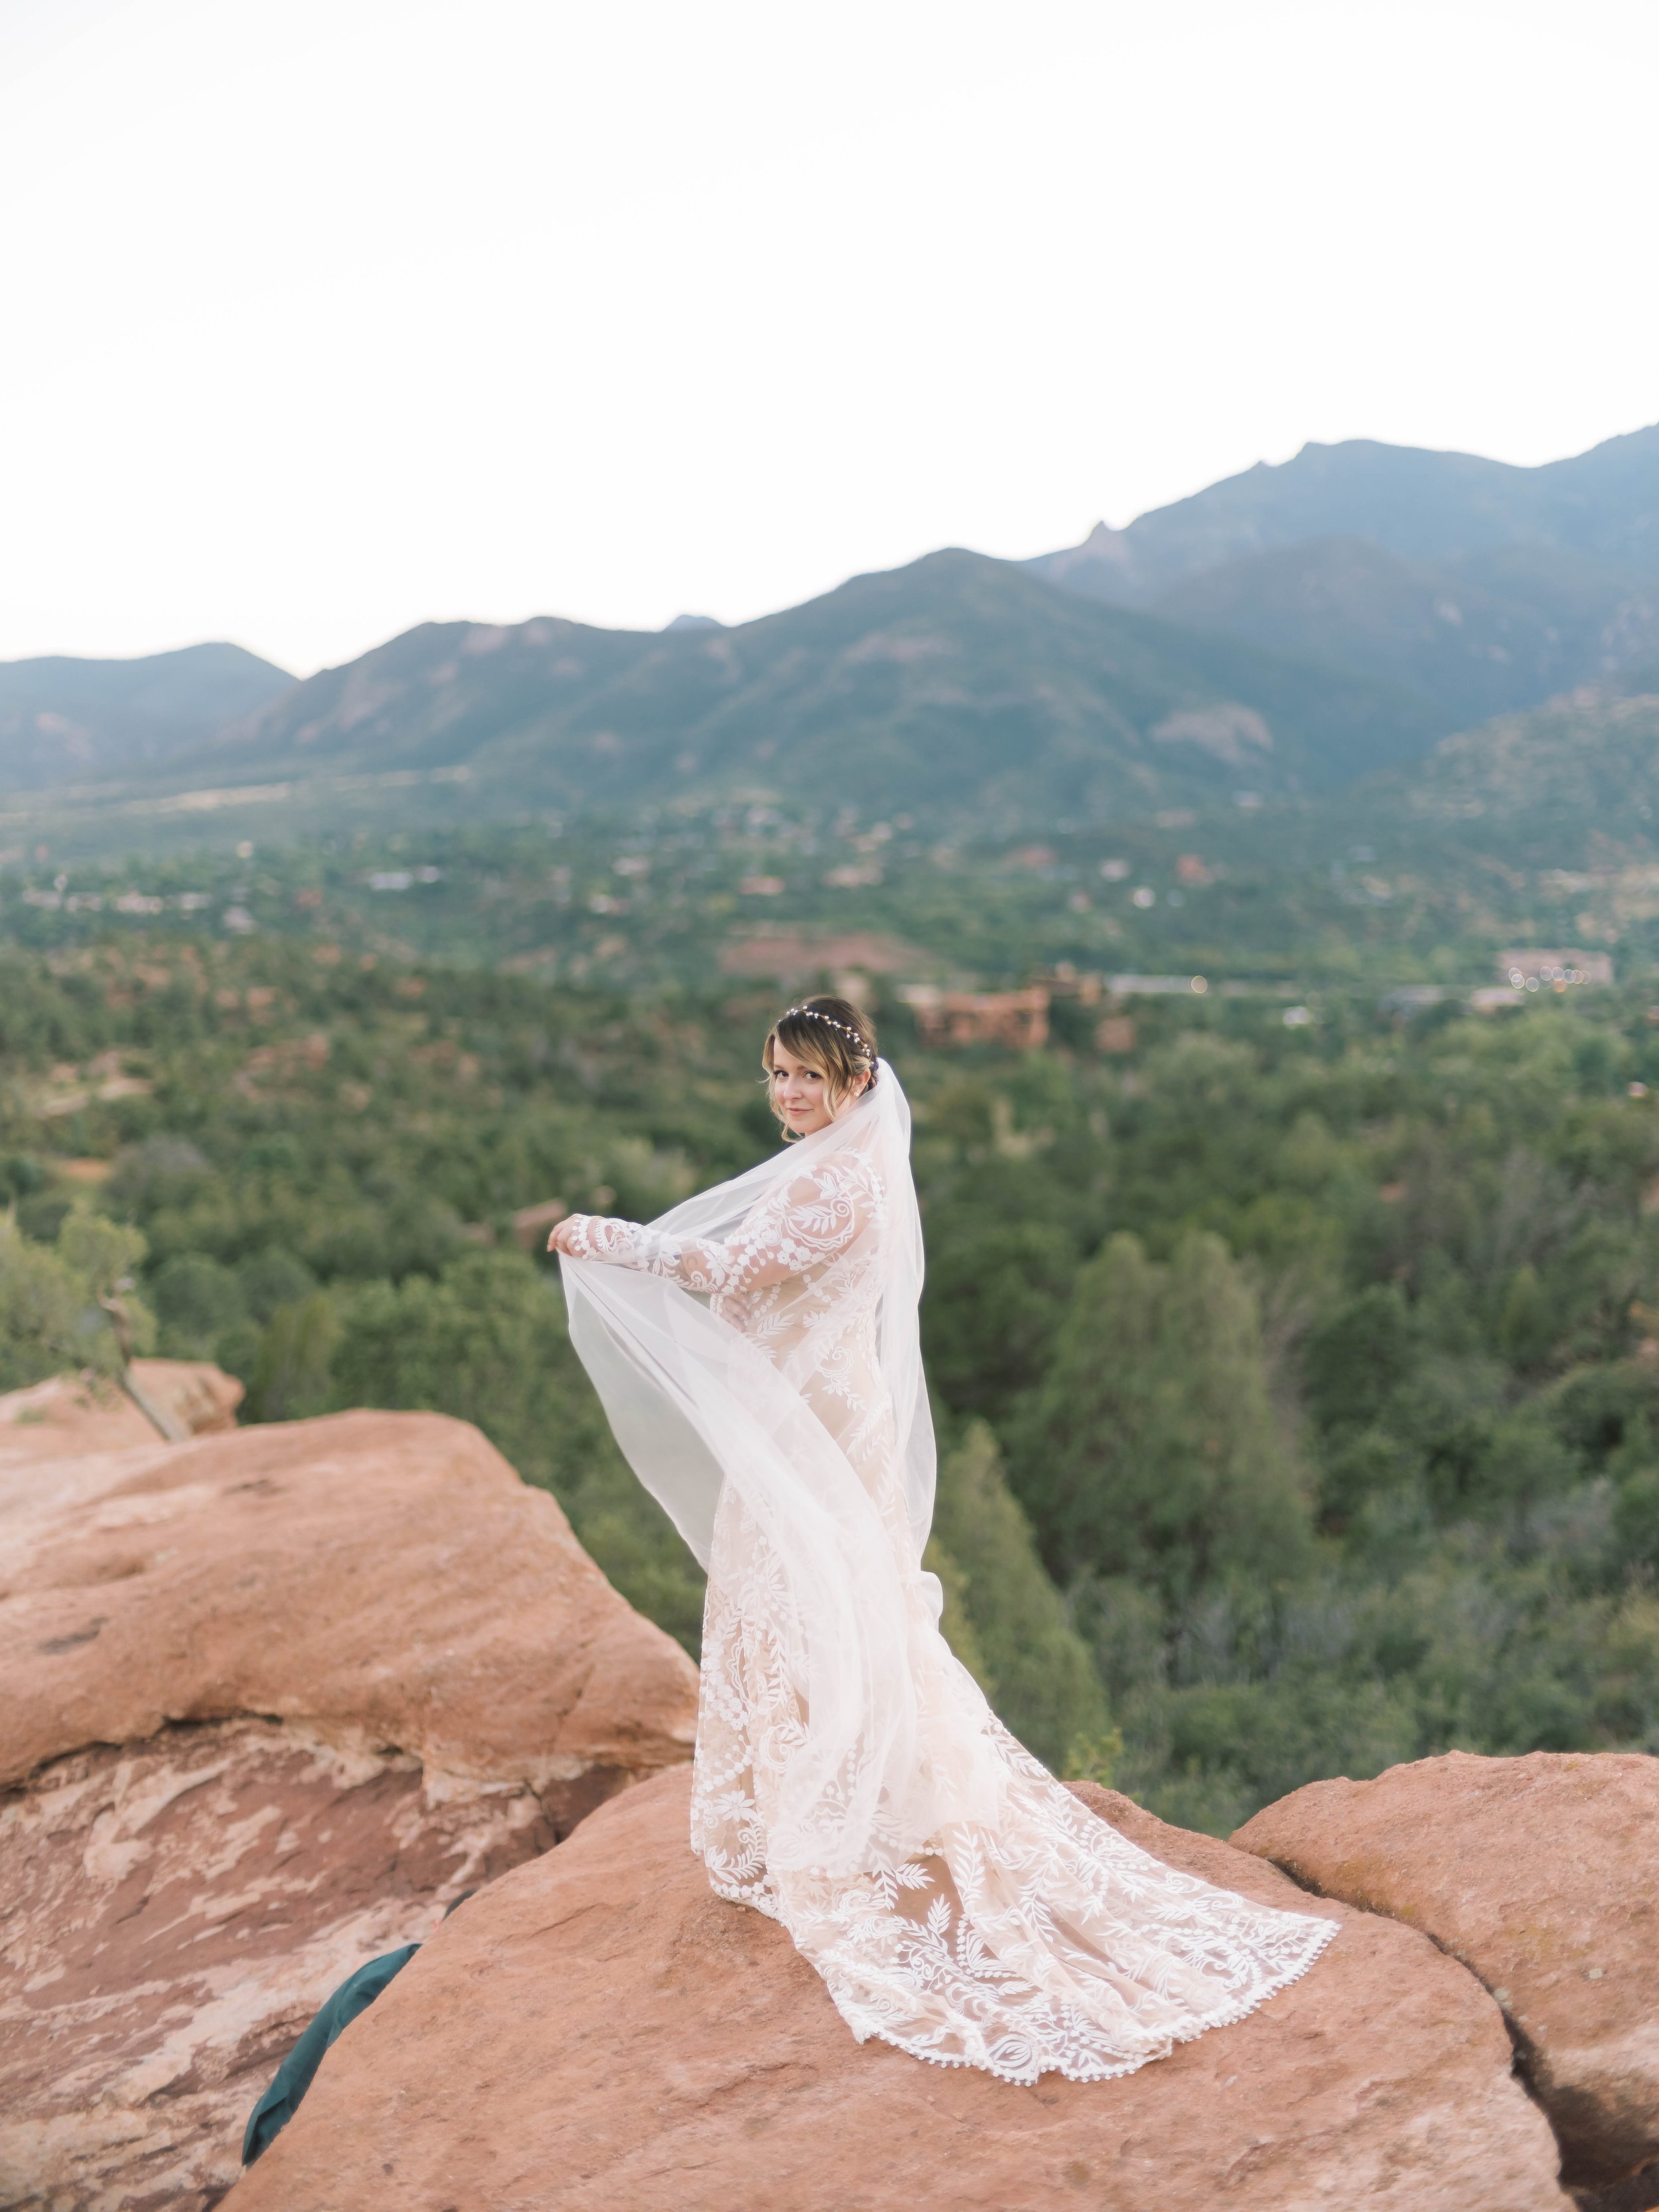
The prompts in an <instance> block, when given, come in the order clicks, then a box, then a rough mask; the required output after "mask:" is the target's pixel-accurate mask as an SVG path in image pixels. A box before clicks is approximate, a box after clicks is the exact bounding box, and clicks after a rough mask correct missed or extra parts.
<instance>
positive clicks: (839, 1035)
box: [761, 992, 876, 1135]
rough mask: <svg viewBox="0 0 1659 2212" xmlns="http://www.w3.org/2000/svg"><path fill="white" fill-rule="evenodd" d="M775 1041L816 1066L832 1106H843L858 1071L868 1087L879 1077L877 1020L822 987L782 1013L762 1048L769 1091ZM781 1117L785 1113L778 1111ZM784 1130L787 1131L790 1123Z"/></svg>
mask: <svg viewBox="0 0 1659 2212" xmlns="http://www.w3.org/2000/svg"><path fill="white" fill-rule="evenodd" d="M775 1044H781V1046H782V1047H783V1048H784V1050H785V1051H786V1052H788V1053H793V1055H794V1056H795V1058H796V1059H797V1060H805V1062H806V1064H807V1066H809V1067H816V1068H817V1071H818V1073H820V1074H821V1075H822V1076H823V1080H824V1084H825V1086H826V1088H827V1089H828V1091H829V1103H830V1105H831V1107H832V1108H833V1107H836V1106H839V1105H840V1103H841V1102H842V1099H843V1098H844V1097H846V1096H847V1094H848V1091H854V1090H856V1089H858V1087H859V1079H860V1076H866V1075H867V1076H868V1077H869V1079H870V1081H869V1084H866V1085H865V1088H866V1090H867V1089H869V1088H870V1087H871V1085H873V1084H874V1082H875V1079H876V1025H875V1024H874V1023H873V1022H872V1020H871V1018H870V1017H869V1015H868V1014H866V1013H864V1012H861V1011H860V1009H859V1008H858V1007H857V1006H854V1004H853V1002H852V1000H850V999H836V998H832V997H831V996H830V995H829V994H828V993H827V992H819V993H818V994H816V995H815V996H814V997H812V998H810V999H798V1000H796V1002H795V1004H794V1005H793V1006H789V1007H787V1008H786V1009H785V1011H784V1012H782V1013H781V1014H780V1015H779V1016H778V1018H777V1019H776V1021H775V1022H774V1023H773V1024H772V1026H771V1028H770V1030H769V1031H768V1032H767V1037H766V1042H765V1044H764V1045H763V1047H762V1048H761V1066H763V1068H764V1069H765V1070H766V1074H767V1084H768V1089H770V1085H771V1076H772V1064H773V1063H772V1048H773V1046H774V1045H775ZM778 1119H779V1121H783V1116H782V1115H781V1114H780V1115H778ZM784 1133H785V1134H786V1135H787V1133H788V1124H787V1122H786V1123H784Z"/></svg>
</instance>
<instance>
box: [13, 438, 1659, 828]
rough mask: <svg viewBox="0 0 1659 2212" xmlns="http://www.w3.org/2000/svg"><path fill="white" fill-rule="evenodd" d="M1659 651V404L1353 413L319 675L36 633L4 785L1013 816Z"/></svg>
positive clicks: (1448, 709)
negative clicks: (1547, 459) (102, 657)
mask: <svg viewBox="0 0 1659 2212" xmlns="http://www.w3.org/2000/svg"><path fill="white" fill-rule="evenodd" d="M1650 670H1655V671H1659V427H1655V428H1650V429H1647V430H1643V431H1638V432H1636V433H1633V434H1632V435H1630V436H1628V437H1624V438H1617V439H1613V440H1609V441H1607V443H1606V444H1604V445H1601V446H1598V447H1595V448H1594V449H1593V450H1592V451H1591V452H1589V453H1585V454H1582V455H1580V456H1578V457H1577V458H1576V459H1572V460H1567V461H1559V462H1553V463H1551V464H1549V465H1546V466H1544V467H1541V468H1534V469H1527V468H1516V467H1511V466H1510V465H1507V464H1504V463H1501V462H1496V461H1489V460H1485V459H1480V458H1479V457H1476V456H1473V455H1468V454H1458V453H1425V452H1419V451H1416V450H1414V449H1411V448H1405V447H1389V446H1383V445H1378V444H1375V443H1372V442H1370V441H1351V442H1350V443H1347V444H1344V445H1338V446H1328V447H1320V446H1310V447H1304V449H1303V451H1302V452H1301V453H1298V454H1297V456H1296V458H1295V459H1293V460H1291V461H1288V462H1286V463H1285V464H1283V465H1281V466H1279V467H1269V466H1267V465H1260V466H1258V467H1256V468H1254V469H1250V470H1248V471H1245V472H1244V473H1243V474H1242V475H1240V476H1237V477H1231V478H1228V479H1227V480H1225V482H1223V483H1218V484H1214V485H1212V486H1211V487H1210V488H1209V489H1207V490H1206V491H1203V492H1200V493H1199V494H1197V495H1194V497H1193V498H1191V499H1188V500H1182V501H1177V502H1176V504H1174V505H1173V506H1170V507H1163V508H1159V509H1158V510H1155V511H1154V512H1153V513H1149V514H1146V515H1143V516H1141V517H1140V518H1139V520H1137V521H1135V522H1133V523H1132V524H1131V525H1130V526H1128V527H1127V529H1126V530H1123V531H1118V532H1113V531H1109V530H1107V529H1106V528H1105V527H1104V526H1101V527H1100V528H1097V530H1096V531H1095V532H1092V533H1091V536H1090V538H1088V539H1087V540H1085V543H1084V544H1082V545H1081V546H1078V547H1074V548H1072V549H1071V550H1067V551H1063V552H1060V553H1055V554H1050V555H1047V556H1042V557H1041V558H1040V559H1037V560H1036V561H1031V562H1023V563H1020V562H1000V561H994V560H990V559H987V558H986V557H984V556H981V555H977V554H974V553H969V552H964V551H960V550H949V551H945V552H940V553H935V554H930V555H928V556H926V557H925V558H923V559H922V560H920V561H917V562H912V563H910V564H909V565H908V567H905V568H898V569H894V570H891V571H888V572H885V573H884V574H872V575H866V576H858V577H854V578H853V579H852V580H850V581H849V582H848V583H846V584H843V585H842V586H840V587H839V588H837V589H836V590H835V591H831V592H826V593H824V594H823V596H822V597H820V598H818V599H812V600H810V601H808V602H807V603H806V604H805V605H802V606H798V607H793V608H789V609H786V610H785V611H782V612H781V613H778V614H774V615H769V616H767V617H763V618H762V619H760V620H758V621H756V622H751V623H742V624H739V625H736V626H734V627H732V628H725V627H722V626H720V625H719V624H717V623H710V622H708V621H707V620H706V619H704V618H701V617H681V618H679V619H678V620H677V621H676V622H675V623H671V625H670V626H669V628H668V629H666V630H665V631H631V630H607V629H598V628H595V627H592V626H589V625H586V624H582V623H574V622H570V621H567V620H564V619H562V618H559V617H540V618H538V619H536V620H534V621H532V622H528V623H519V624H516V625H513V626H511V627H502V626H500V625H492V624H487V623H423V624H422V625H420V626H419V627H417V628H416V629H412V630H410V631H408V632H406V633H405V634H404V635H402V636H400V637H398V638H394V639H392V641H390V642H388V643H387V644H386V645H383V646H380V647H376V648H374V650H373V651H371V652H369V653H365V654H363V655H362V657H361V658H359V659H356V660H354V661H352V662H350V663H349V664H347V665H344V666H343V667H339V668H335V669H329V670H325V671H321V672H320V673H319V674H318V675H316V676H313V677H312V678H308V679H307V680H306V681H305V682H302V683H295V682H294V681H293V680H292V679H291V678H288V677H286V676H285V675H284V674H283V671H281V670H279V669H276V668H274V667H273V666H271V665H270V663H268V662H264V661H261V660H259V659H257V658H256V657H255V656H253V655H252V654H249V653H242V652H240V649H239V648H237V647H233V646H223V645H214V646H199V647H192V648H190V649H189V650H188V651H186V652H184V653H167V654H161V655H157V656H155V657H154V658H153V659H149V660H139V661H126V662H94V661H74V660H66V659H60V660H35V661H22V662H14V663H12V664H10V665H9V666H0V789H5V788H9V789H11V790H12V791H13V792H20V791H27V790H33V791H41V790H45V789H47V788H49V787H53V786H64V785H70V784H80V785H85V784H87V783H88V782H92V781H124V782H125V784H126V785H127V786H128V787H129V788H130V789H142V790H165V789H169V788H171V789H173V790H179V789H181V788H182V787H184V786H185V785H187V784H189V783H191V782H195V783H198V784H199V783H207V784H215V785H218V784H231V783H234V782H238V781H255V780H261V779H263V780H264V781H268V782H269V781H274V780H278V779H287V778H294V777H299V778H309V779H312V780H313V781H314V780H315V779H316V778H317V777H318V776H319V775H320V776H323V777H325V778H326V777H328V776H335V777H338V776H347V777H361V776H363V775H368V776H370V777H383V776H390V777H392V778H393V779H394V780H395V779H397V778H399V777H405V778H408V777H421V778H422V779H426V778H429V777H430V776H431V775H433V774H434V773H437V774H438V775H441V776H442V775H447V774H449V773H450V772H452V771H453V773H454V774H456V775H461V774H462V773H463V772H464V773H465V778H466V780H467V781H468V782H469V784H470V786H471V789H470V793H469V796H468V799H467V805H468V807H469V809H470V810H473V811H478V810H482V811H489V812H499V811H511V810H518V809H522V808H523V807H524V806H526V805H553V806H556V807H559V808H562V809H566V810H571V811H580V810H582V809H584V808H587V807H602V808H608V809H616V808H627V807H629V806H631V805H635V803H637V802H638V801H640V800H641V799H644V798H649V799H653V800H656V801H659V802H660V801H663V800H669V801H671V800H673V799H678V798H683V797H684V798H687V799H706V798H708V797H710V796H714V795H719V794H721V793H736V792H744V793H765V794H767V795H769V796H771V797H776V798H781V799H787V800H790V801H793V802H797V803H801V804H807V805H812V806H815V807H825V806H828V807H831V808H837V807H843V806H844V807H850V808H851V809H852V810H854V811H856V812H858V813H860V814H861V815H863V816H865V817H866V818H867V817H868V816H869V815H870V814H872V813H876V812H881V813H890V812H893V811H897V810H904V811H909V812H911V813H913V814H915V815H916V816H918V817H923V816H926V817H930V818H936V819H939V820H941V821H945V820H949V821H950V822H951V823H953V824H956V825H958V826H961V825H967V826H969V827H978V828H981V829H985V830H987V831H991V830H994V829H1010V828H1016V827H1020V826H1024V825H1030V826H1032V827H1039V826H1042V825H1043V824H1045V823H1065V822H1068V821H1069V822H1076V821H1098V820H1105V819H1111V818H1119V817H1122V816H1124V815H1125V814H1132V813H1135V812H1146V811H1155V810H1157V809H1158V808H1160V807H1164V806H1167V805H1171V804H1175V805H1181V804H1186V803H1188V802H1190V801H1192V800H1194V799H1200V798H1202V797H1203V796H1204V795H1205V794H1206V793H1207V794H1216V795H1221V794H1225V793H1228V792H1230V791H1237V790H1241V789H1242V790H1245V791H1249V792H1255V793H1263V794H1270V793H1303V794H1316V793H1322V792H1334V791H1337V790H1340V789H1342V788H1344V787H1349V786H1351V785H1352V784H1354V783H1356V782H1358V781H1361V780H1362V779H1364V778H1365V777H1367V776H1370V775H1376V773H1378V772H1379V771H1386V770H1389V769H1397V768H1399V767H1401V765H1402V764H1405V763H1411V762H1413V761H1417V760H1420V759H1421V758H1422V757H1423V756H1424V755H1425V754H1426V753H1427V752H1428V751H1429V750H1430V749H1431V747H1432V746H1433V745H1434V744H1436V743H1437V740H1439V739H1441V738H1444V737H1445V736H1447V735H1448V734H1449V733H1450V732H1456V731H1459V730H1463V729H1467V728H1468V727H1470V726H1472V725H1475V724H1478V723H1480V722H1483V721H1485V720H1487V719H1488V718H1490V717H1492V716H1494V715H1503V714H1515V713H1516V712H1518V711H1522V710H1525V709H1528V708H1533V707H1535V706H1537V705H1538V704H1539V703H1540V702H1543V701H1546V700H1548V699H1552V698H1555V697H1559V696H1563V695H1566V694H1570V693H1571V692H1573V691H1574V690H1577V689H1579V688H1580V687H1583V686H1584V685H1586V684H1592V685H1596V686H1600V687H1601V689H1602V690H1611V691H1614V692H1626V693H1628V692H1632V691H1642V690H1659V675H1656V676H1655V677H1654V678H1652V680H1651V681H1649V680H1647V679H1646V678H1644V671H1650Z"/></svg>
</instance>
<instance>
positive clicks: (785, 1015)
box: [778, 1006, 870, 1052]
mask: <svg viewBox="0 0 1659 2212" xmlns="http://www.w3.org/2000/svg"><path fill="white" fill-rule="evenodd" d="M778 1019H779V1020H780V1021H781V1022H791V1021H804V1022H822V1023H823V1025H824V1027H825V1028H826V1029H831V1030H840V1031H841V1033H842V1036H847V1037H851V1038H852V1040H853V1042H854V1044H855V1045H856V1046H857V1047H858V1048H859V1050H860V1052H868V1050H869V1049H870V1048H869V1046H868V1045H867V1044H866V1042H865V1041H864V1039H863V1038H862V1037H861V1036H860V1035H859V1033H858V1031H857V1030H855V1029H849V1028H848V1025H847V1024H846V1023H845V1022H838V1021H837V1020H836V1018H835V1017H834V1015H833V1014H821V1013H820V1012H818V1010H817V1007H816V1006H786V1007H785V1008H784V1010H783V1012H781V1014H780V1015H779V1016H778Z"/></svg>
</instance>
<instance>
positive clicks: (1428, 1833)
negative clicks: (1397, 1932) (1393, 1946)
mask: <svg viewBox="0 0 1659 2212" xmlns="http://www.w3.org/2000/svg"><path fill="white" fill-rule="evenodd" d="M1233 1841H1234V1842H1235V1843H1236V1844H1241V1845H1242V1846H1243V1848H1244V1849H1245V1850H1251V1851H1255V1852H1258V1853H1259V1854H1260V1855H1261V1857H1263V1858H1267V1859H1271V1860H1273V1862H1274V1863H1275V1864H1276V1865H1279V1866H1281V1867H1284V1868H1285V1869H1286V1870H1287V1871H1288V1872H1289V1873H1291V1874H1292V1875H1295V1877H1296V1879H1297V1881H1300V1882H1303V1883H1304V1884H1306V1885H1307V1886H1308V1887H1310V1888H1313V1889H1316V1890H1317V1891H1318V1892H1319V1893H1320V1894H1321V1895H1322V1896H1326V1897H1339V1898H1341V1899H1345V1900H1346V1902H1348V1903H1349V1904H1352V1905H1362V1906H1364V1909H1365V1910H1366V1911H1370V1912H1383V1913H1388V1914H1389V1915H1390V1916H1391V1917H1394V1918H1395V1919H1396V1920H1402V1921H1406V1922H1408V1923H1410V1925H1411V1926H1413V1928H1420V1929H1423V1930H1424V1931H1425V1933H1426V1934H1427V1935H1430V1936H1432V1937H1433V1938H1434V1940H1435V1941H1436V1942H1437V1943H1439V1944H1442V1945H1443V1947H1444V1948H1446V1949H1447V1950H1448V1951H1449V1952H1450V1953H1451V1954H1452V1956H1453V1957H1454V1958H1456V1959H1461V1960H1462V1961H1463V1963H1464V1964H1465V1965H1466V1966H1468V1967H1470V1968H1471V1969H1472V1970H1473V1971H1474V1972H1475V1973H1476V1974H1478V1975H1479V1976H1480V1979H1481V1980H1482V1981H1483V1982H1484V1983H1485V1984H1486V1986H1487V1988H1488V1989H1489V1990H1491V1991H1492V1994H1493V1996H1495V1997H1496V1998H1497V2000H1498V2002H1499V2003H1500V2004H1501V2005H1502V2006H1503V2008H1504V2013H1505V2015H1506V2016H1507V2018H1508V2020H1509V2022H1510V2028H1511V2031H1512V2033H1513V2034H1514V2036H1515V2038H1516V2045H1517V2048H1518V2050H1519V2051H1520V2053H1521V2056H1522V2061H1523V2063H1524V2065H1525V2067H1526V2071H1527V2075H1528V2079H1529V2080H1530V2081H1531V2083H1532V2085H1533V2087H1534V2091H1535V2093H1536V2094H1537V2096H1538V2098H1539V2100H1540V2101H1541V2104H1542V2105H1543V2106H1544V2108H1545V2110H1546V2111H1547V2112H1548V2114H1549V2116H1550V2118H1551V2119H1552V2120H1553V2123H1554V2125H1555V2130H1556V2132H1557V2134H1558V2135H1559V2136H1560V2138H1561V2143H1562V2148H1563V2152H1564V2167H1565V2172H1566V2174H1567V2177H1568V2179H1570V2180H1571V2181H1572V2182H1574V2183H1576V2184H1577V2183H1583V2184H1588V2185H1595V2186H1605V2185H1608V2184H1610V2183H1612V2182H1614V2181H1616V2180H1618V2179H1620V2178H1621V2177H1623V2176H1625V2175H1627V2174H1630V2173H1632V2172H1635V2171H1636V2170H1638V2169H1639V2168H1640V2167H1642V2166H1645V2165H1647V2164H1648V2163H1650V2161H1651V2160H1655V2159H1656V2158H1659V1759H1650V1758H1646V1757H1644V1756H1643V1755H1641V1754H1639V1753H1628V1754H1627V1753H1599V1754H1589V1753H1571V1752H1568V1753H1552V1752H1534V1753H1531V1754H1530V1755H1529V1756H1528V1757H1527V1758H1524V1759H1477V1758H1474V1757H1472V1756H1471V1755H1470V1754H1468V1753H1464V1752H1458V1751H1454V1752H1449V1753H1447V1754H1446V1755H1445V1756H1444V1757H1443V1758H1442V1759H1419V1760H1418V1761H1417V1762H1416V1764H1415V1765H1409V1766H1395V1767H1391V1768H1390V1769H1389V1771H1388V1772H1387V1773H1386V1774H1383V1775H1379V1776H1378V1777H1377V1778H1376V1781H1374V1782H1349V1781H1346V1780H1340V1781H1334V1782H1313V1783H1310V1784H1308V1786H1307V1787H1306V1788H1305V1789H1303V1790H1297V1791H1296V1792H1295V1793H1294V1794H1293V1795H1292V1796H1289V1797H1285V1798H1282V1799H1281V1800H1280V1801H1279V1803H1278V1804H1276V1805H1269V1806H1268V1807H1267V1809H1266V1811H1265V1812H1261V1813H1258V1814H1256V1816H1255V1819H1254V1820H1250V1821H1249V1822H1247V1824H1246V1825H1245V1826H1243V1827H1242V1828H1241V1829H1240V1830H1239V1831H1238V1833H1237V1835H1236V1836H1235V1837H1234V1838H1233ZM1642 2201H1643V2202H1644V2203H1655V2202H1659V2196H1656V2195H1655V2194H1651V2193H1650V2194H1646V2195H1644V2197H1643V2200H1642Z"/></svg>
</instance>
